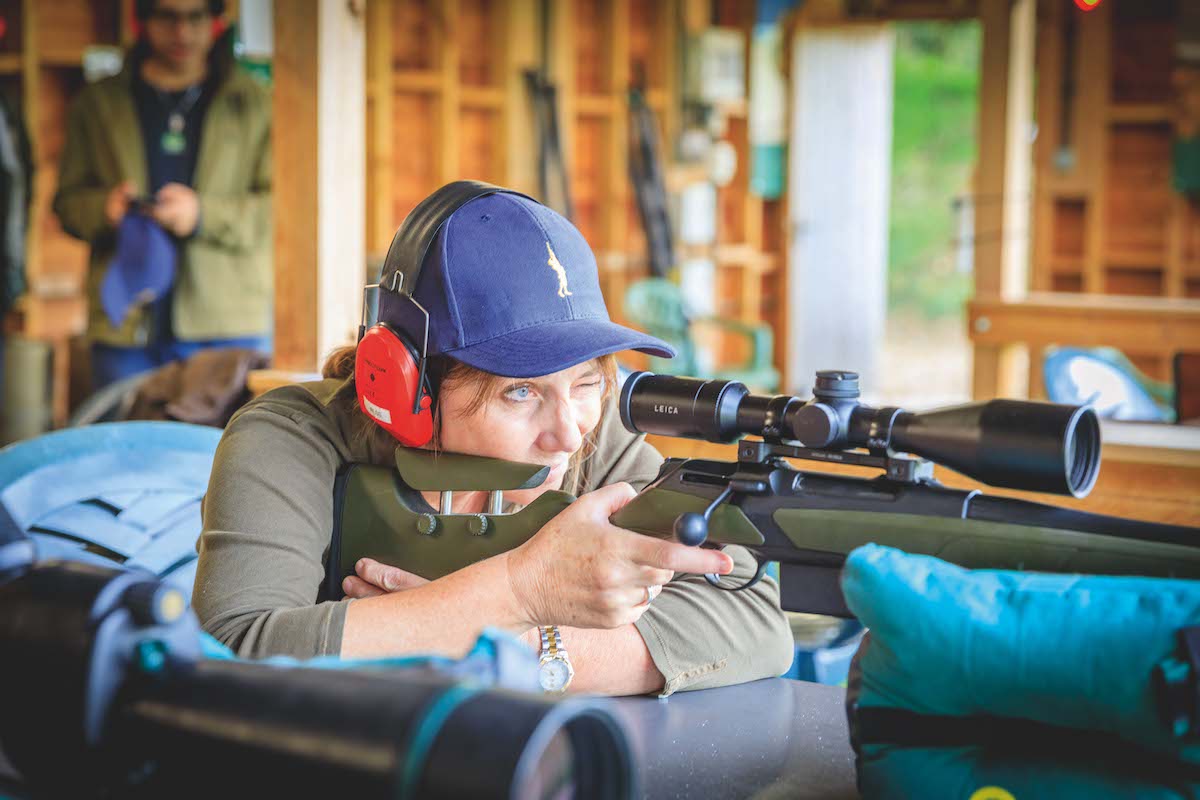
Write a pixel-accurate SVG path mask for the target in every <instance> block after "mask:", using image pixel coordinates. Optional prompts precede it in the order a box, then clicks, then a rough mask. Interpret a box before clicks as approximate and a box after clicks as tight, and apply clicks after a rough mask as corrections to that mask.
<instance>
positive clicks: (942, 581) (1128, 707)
mask: <svg viewBox="0 0 1200 800" xmlns="http://www.w3.org/2000/svg"><path fill="white" fill-rule="evenodd" d="M842 589H843V591H844V593H845V596H846V604H847V605H848V606H849V608H850V610H851V611H852V612H854V614H855V615H856V616H857V617H858V618H859V619H860V620H862V622H863V624H865V625H866V626H867V627H868V628H869V629H870V631H871V633H870V644H869V646H867V647H864V649H863V651H862V652H861V653H860V654H859V663H858V671H859V673H860V675H859V677H860V681H858V682H857V683H858V684H859V685H858V686H857V691H858V694H857V697H853V698H851V700H852V702H856V703H857V706H858V708H861V709H867V708H874V707H881V708H893V709H901V710H904V711H909V712H913V713H916V714H921V715H931V716H943V717H945V716H948V717H972V716H992V717H1009V718H1018V719H1025V720H1032V721H1035V722H1040V723H1045V724H1048V725H1056V726H1061V727H1066V728H1077V729H1081V730H1089V731H1099V732H1104V733H1109V734H1112V735H1115V736H1117V737H1120V738H1122V739H1124V740H1126V741H1129V742H1134V743H1136V744H1138V745H1140V746H1142V747H1144V748H1147V749H1149V750H1152V751H1155V752H1158V753H1161V754H1164V755H1168V756H1170V757H1172V758H1176V759H1179V760H1182V761H1186V762H1189V763H1192V764H1200V738H1198V737H1197V736H1195V735H1192V734H1190V733H1188V732H1187V730H1186V727H1187V726H1185V728H1184V729H1177V728H1173V727H1172V726H1171V725H1170V724H1169V723H1168V722H1167V721H1165V720H1164V718H1163V716H1162V715H1161V714H1160V712H1159V709H1158V706H1157V703H1156V695H1155V690H1154V686H1153V677H1152V676H1153V674H1154V670H1155V667H1156V665H1158V664H1160V662H1164V663H1165V662H1168V661H1171V659H1172V657H1173V656H1174V654H1175V651H1176V649H1177V639H1176V632H1177V631H1178V630H1179V629H1180V628H1184V627H1187V626H1190V625H1196V624H1200V581H1185V580H1170V579H1159V578H1136V577H1107V576H1080V575H1052V574H1045V573H1025V572H1006V571H997V570H979V571H969V570H965V569H963V568H961V567H958V566H954V565H952V564H948V563H946V562H944V561H941V560H939V559H936V558H932V557H929V556H915V555H908V554H906V553H903V552H901V551H899V550H896V549H893V548H890V547H882V546H879V545H867V546H865V547H860V548H858V549H857V550H855V551H853V552H852V553H851V554H850V556H849V557H848V558H847V560H846V566H845V570H844V572H843V575H842Z"/></svg>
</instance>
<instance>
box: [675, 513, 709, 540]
mask: <svg viewBox="0 0 1200 800" xmlns="http://www.w3.org/2000/svg"><path fill="white" fill-rule="evenodd" d="M675 539H676V541H678V542H679V543H681V544H686V545H687V546H689V547H699V546H700V545H702V544H704V543H705V542H706V541H707V540H708V520H707V519H705V518H704V515H703V514H699V513H697V512H695V511H688V512H685V513H683V514H680V515H679V516H678V517H676V518H675Z"/></svg>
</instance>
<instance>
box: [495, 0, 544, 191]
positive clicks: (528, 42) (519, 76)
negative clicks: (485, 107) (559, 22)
mask: <svg viewBox="0 0 1200 800" xmlns="http://www.w3.org/2000/svg"><path fill="white" fill-rule="evenodd" d="M539 5H540V4H539V3H538V2H537V0H508V2H507V3H506V5H505V9H504V12H505V17H504V25H505V35H504V46H503V56H504V57H503V60H502V62H501V63H502V64H503V65H504V66H503V69H504V74H503V82H504V83H503V92H504V94H503V97H502V101H503V104H502V108H503V114H504V153H503V155H504V162H505V170H504V176H505V177H504V180H505V184H506V185H507V186H509V187H511V188H513V189H516V190H518V191H521V192H525V193H526V194H528V195H530V196H531V197H537V193H538V185H537V139H536V133H535V131H534V127H533V106H532V103H531V100H530V97H529V89H528V87H526V85H525V71H526V70H530V69H537V68H538V67H540V66H541V44H540V41H541V22H542V21H541V19H540V18H539V14H538V8H539Z"/></svg>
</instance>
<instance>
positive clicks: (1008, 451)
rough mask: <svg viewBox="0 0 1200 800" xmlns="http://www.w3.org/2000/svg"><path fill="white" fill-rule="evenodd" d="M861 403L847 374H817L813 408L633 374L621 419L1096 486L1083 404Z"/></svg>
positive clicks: (1062, 485) (668, 430) (1008, 483)
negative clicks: (916, 409) (916, 407)
mask: <svg viewBox="0 0 1200 800" xmlns="http://www.w3.org/2000/svg"><path fill="white" fill-rule="evenodd" d="M858 397H859V390H858V374H857V373H855V372H848V371H846V370H823V371H820V372H818V373H817V381H816V385H815V387H814V389H813V399H812V400H810V401H808V402H805V401H804V400H802V399H800V398H798V397H792V396H789V395H776V396H774V397H771V396H767V395H756V394H751V393H750V391H749V390H748V389H747V388H746V387H745V385H743V384H741V383H738V382H737V381H722V380H701V379H697V378H677V377H674V376H671V375H655V374H653V373H649V372H635V373H633V374H632V375H630V376H629V377H628V378H627V379H626V380H625V385H624V387H623V388H622V390H621V404H620V406H621V421H622V422H623V423H624V424H625V427H626V428H628V429H629V430H630V431H633V432H634V433H653V434H659V435H662V436H677V437H683V438H688V439H701V440H704V441H709V442H719V443H726V444H728V443H731V442H735V441H737V440H738V439H741V438H742V437H743V436H761V437H762V438H763V439H764V440H766V441H768V442H772V443H782V442H795V443H799V444H800V445H801V446H802V447H805V448H808V449H811V450H821V451H826V452H837V451H844V450H853V449H856V448H865V449H867V450H870V451H873V452H902V453H911V454H912V455H915V456H918V457H921V458H926V459H929V460H930V461H933V462H934V463H937V464H941V465H942V466H945V467H948V468H949V469H952V470H954V471H955V472H960V473H962V474H963V475H966V476H968V477H970V478H974V479H975V480H977V481H980V482H982V483H986V484H989V485H991V486H1000V487H1006V488H1009V489H1025V490H1028V491H1035V492H1053V493H1056V494H1067V495H1072V496H1074V497H1084V496H1086V495H1087V493H1088V492H1090V491H1091V490H1092V486H1094V485H1095V483H1096V476H1097V475H1098V474H1099V471H1100V423H1099V421H1098V420H1097V418H1096V413H1095V412H1094V411H1093V410H1092V409H1091V408H1089V407H1087V406H1067V405H1058V404H1054V403H1038V402H1031V401H1027V400H988V401H986V402H982V403H968V404H966V405H961V406H954V407H952V408H942V409H936V410H933V411H923V412H920V413H913V412H909V411H904V410H902V409H899V408H890V407H887V408H872V407H871V406H867V405H862V404H861V403H859V402H858Z"/></svg>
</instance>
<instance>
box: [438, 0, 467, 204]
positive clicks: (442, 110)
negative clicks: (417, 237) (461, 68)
mask: <svg viewBox="0 0 1200 800" xmlns="http://www.w3.org/2000/svg"><path fill="white" fill-rule="evenodd" d="M439 14H440V18H439V24H440V25H441V26H442V48H441V53H440V54H439V61H438V66H439V69H440V71H441V73H440V74H441V87H440V97H439V99H438V102H439V105H438V126H437V131H438V164H439V165H440V170H439V171H440V177H441V183H442V184H446V183H449V182H450V181H456V180H458V179H459V178H461V177H462V176H461V175H459V174H458V157H459V152H458V150H459V141H460V137H459V135H458V121H459V114H458V95H459V80H458V32H457V28H458V0H441V3H440V5H439Z"/></svg>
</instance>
